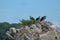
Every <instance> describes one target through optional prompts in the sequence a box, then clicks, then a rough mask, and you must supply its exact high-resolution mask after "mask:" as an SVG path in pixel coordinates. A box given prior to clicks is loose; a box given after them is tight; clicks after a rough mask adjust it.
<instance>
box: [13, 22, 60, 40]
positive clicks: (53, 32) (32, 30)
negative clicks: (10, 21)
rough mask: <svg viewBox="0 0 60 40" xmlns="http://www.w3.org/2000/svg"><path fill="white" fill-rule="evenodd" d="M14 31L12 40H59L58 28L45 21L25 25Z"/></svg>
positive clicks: (59, 32)
mask: <svg viewBox="0 0 60 40" xmlns="http://www.w3.org/2000/svg"><path fill="white" fill-rule="evenodd" d="M14 30H15V29H14ZM16 31H17V32H16V33H15V34H14V39H13V40H60V31H59V30H58V27H57V26H56V25H55V24H53V23H51V22H47V21H41V22H37V23H35V24H31V25H30V26H28V25H26V26H24V27H21V28H19V29H16Z"/></svg>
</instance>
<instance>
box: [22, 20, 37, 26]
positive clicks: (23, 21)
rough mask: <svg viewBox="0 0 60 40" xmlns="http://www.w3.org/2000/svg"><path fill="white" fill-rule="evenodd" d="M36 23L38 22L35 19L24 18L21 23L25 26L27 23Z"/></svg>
mask: <svg viewBox="0 0 60 40" xmlns="http://www.w3.org/2000/svg"><path fill="white" fill-rule="evenodd" d="M35 23H36V21H35V20H24V19H22V20H21V24H22V25H23V26H26V25H28V26H30V25H31V24H35Z"/></svg>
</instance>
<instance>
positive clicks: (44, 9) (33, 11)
mask: <svg viewBox="0 0 60 40" xmlns="http://www.w3.org/2000/svg"><path fill="white" fill-rule="evenodd" d="M44 15H45V16H47V19H46V20H48V21H53V22H57V23H60V0H0V22H4V21H6V22H10V23H18V22H19V20H21V19H22V18H24V19H28V18H29V16H33V17H35V18H36V17H38V16H44Z"/></svg>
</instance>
